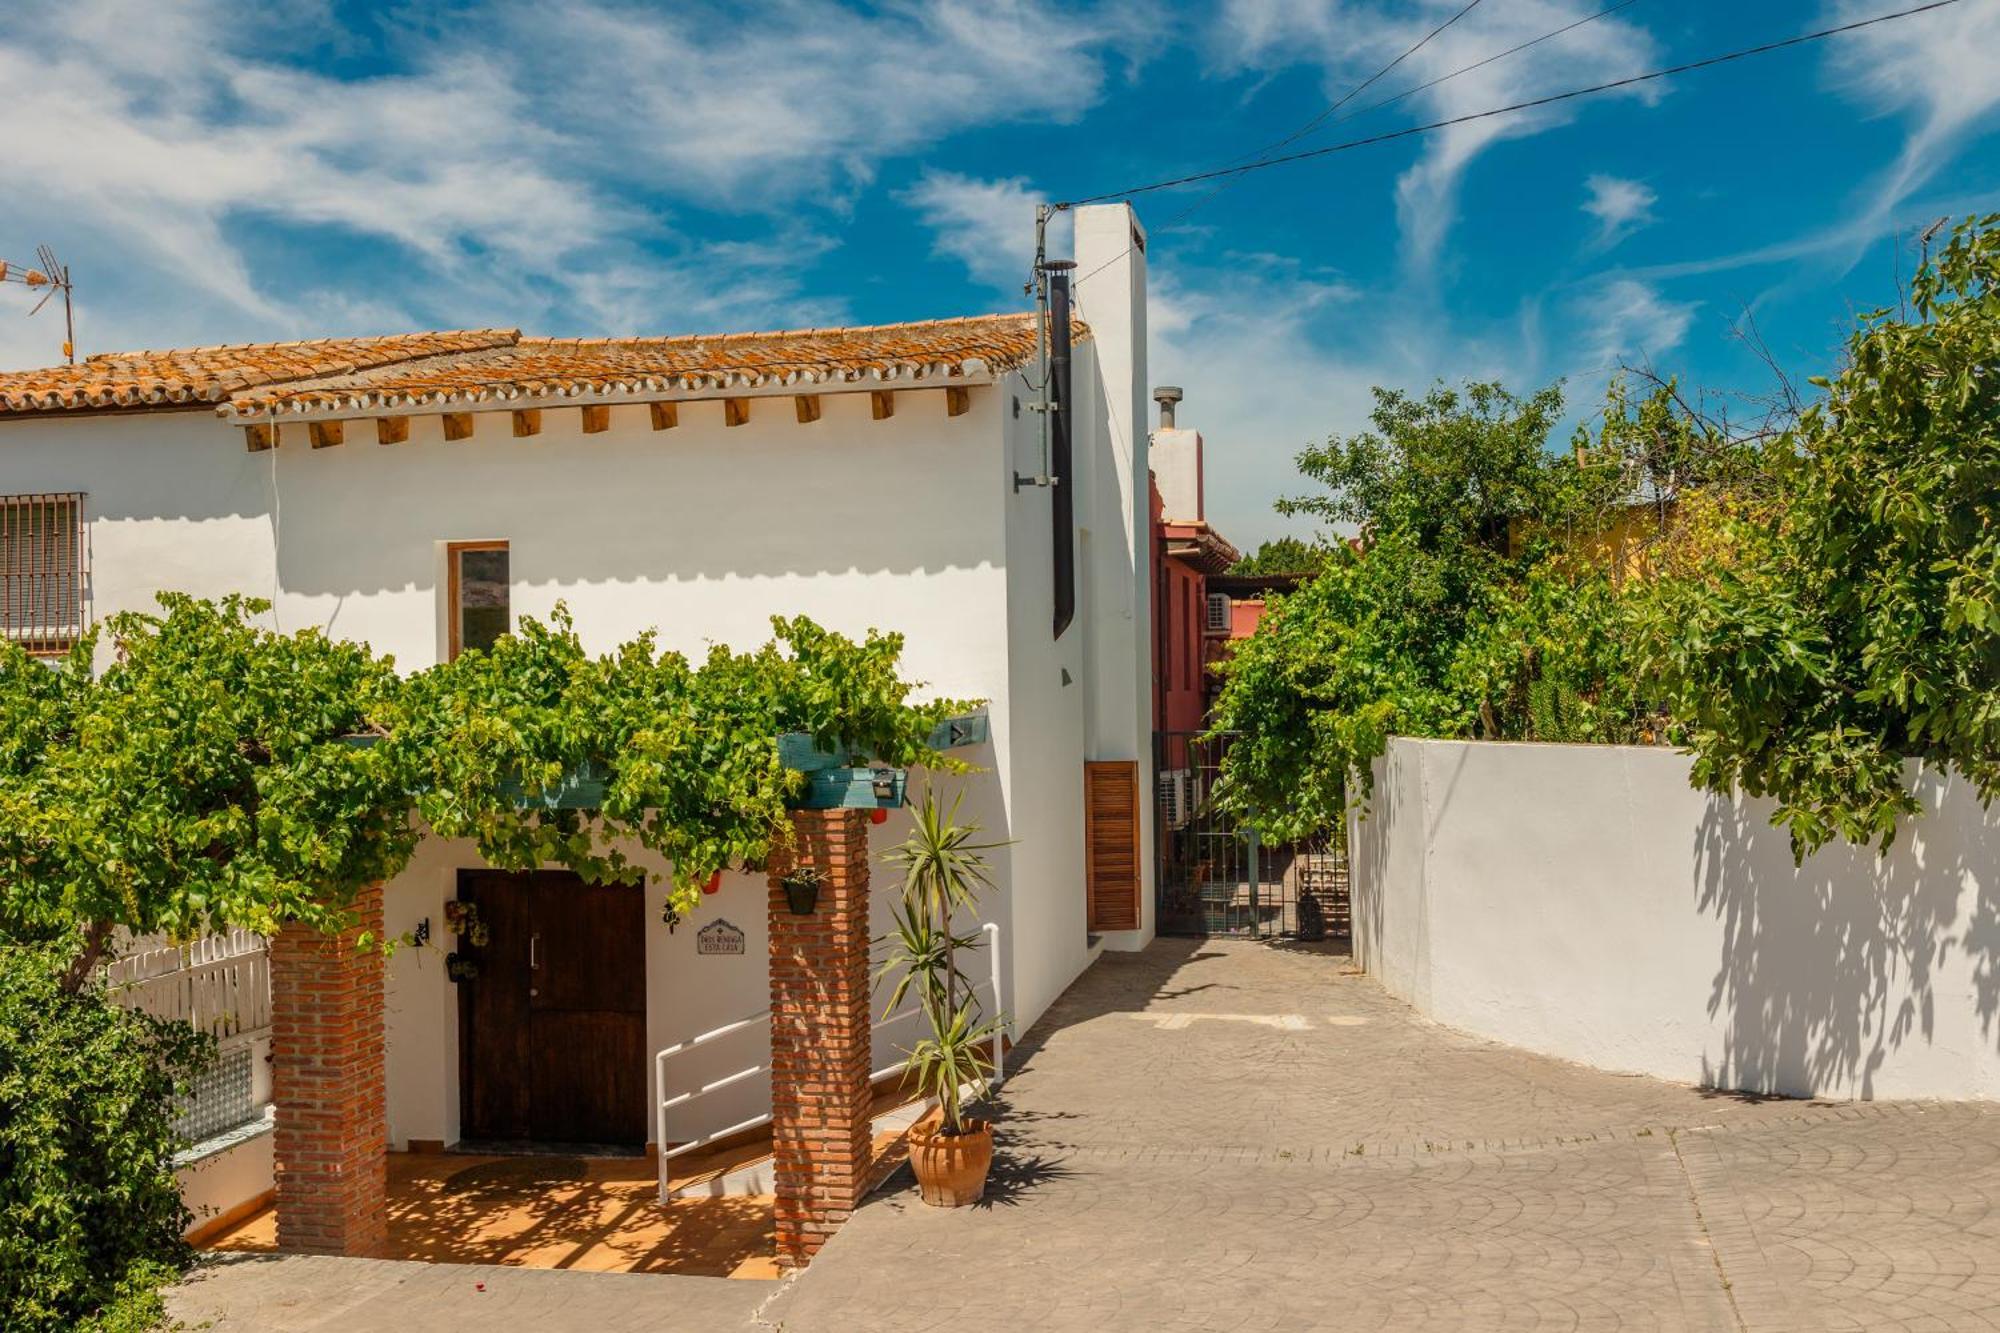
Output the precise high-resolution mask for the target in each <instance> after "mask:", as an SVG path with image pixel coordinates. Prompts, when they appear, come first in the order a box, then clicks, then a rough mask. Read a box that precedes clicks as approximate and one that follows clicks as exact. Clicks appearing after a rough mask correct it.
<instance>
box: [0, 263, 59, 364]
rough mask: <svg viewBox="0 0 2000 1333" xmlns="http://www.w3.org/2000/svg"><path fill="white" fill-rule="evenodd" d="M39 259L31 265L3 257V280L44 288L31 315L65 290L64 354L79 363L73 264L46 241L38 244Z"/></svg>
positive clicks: (0, 266) (0, 276)
mask: <svg viewBox="0 0 2000 1333" xmlns="http://www.w3.org/2000/svg"><path fill="white" fill-rule="evenodd" d="M35 263H36V265H38V267H35V268H29V267H27V266H26V265H24V264H10V263H8V262H7V261H6V260H4V259H0V282H18V283H20V284H21V285H22V286H23V287H27V288H29V289H30V290H33V289H36V288H44V289H46V290H44V291H43V292H42V299H41V300H39V301H37V302H35V308H34V309H33V310H30V311H29V312H28V314H29V315H31V316H32V315H39V314H41V313H42V307H43V306H45V305H47V304H48V303H49V302H50V301H53V300H54V299H55V298H56V294H57V293H58V292H60V293H61V294H62V303H63V345H62V346H63V356H64V357H65V358H66V359H67V360H68V361H69V363H70V364H71V365H72V366H73V365H75V364H76V306H75V303H74V302H73V301H71V299H70V294H71V290H72V289H71V287H70V282H69V265H67V264H65V263H63V262H62V261H61V260H59V259H57V258H56V252H55V251H53V250H51V249H49V247H48V246H46V245H38V246H36V247H35Z"/></svg>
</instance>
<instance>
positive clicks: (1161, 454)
mask: <svg viewBox="0 0 2000 1333" xmlns="http://www.w3.org/2000/svg"><path fill="white" fill-rule="evenodd" d="M1181 397H1182V395H1181V391H1180V388H1179V387H1178V386H1176V385H1171V384H1162V385H1161V386H1159V387H1158V388H1156V389H1154V390H1153V401H1154V402H1156V403H1158V404H1159V405H1160V424H1159V425H1158V426H1157V427H1155V428H1154V430H1153V449H1152V463H1153V481H1154V483H1155V484H1157V485H1158V486H1159V488H1160V516H1161V517H1162V518H1164V519H1166V520H1167V521H1168V522H1172V521H1174V520H1175V519H1179V520H1181V521H1182V522H1190V521H1192V522H1197V523H1198V522H1200V521H1201V520H1202V519H1204V518H1206V517H1208V515H1207V514H1205V513H1203V512H1202V496H1201V432H1200V431H1197V430H1189V429H1187V428H1186V427H1178V426H1176V425H1175V419H1176V412H1175V409H1176V407H1177V406H1178V405H1179V403H1180V401H1181Z"/></svg>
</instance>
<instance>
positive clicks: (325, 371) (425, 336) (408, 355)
mask: <svg viewBox="0 0 2000 1333" xmlns="http://www.w3.org/2000/svg"><path fill="white" fill-rule="evenodd" d="M520 337H521V334H520V331H519V330H518V329H472V330H466V331H462V332H448V333H404V334H396V335H393V336H390V337H384V338H319V339H315V340H313V341H311V342H285V343H237V344H233V345H228V346H220V347H186V348H181V349H179V350H177V351H169V352H103V353H100V354H98V355H96V356H93V357H89V358H87V359H86V360H84V361H83V362H82V363H80V364H78V365H74V366H55V367H52V368H50V369H47V370H16V371H0V412H43V411H51V410H61V409H65V408H93V407H95V408H103V407H155V406H169V405H173V404H187V403H219V402H223V401H225V400H227V399H228V398H229V397H230V395H232V394H236V393H241V392H243V391H245V390H249V389H255V388H259V387H262V386H266V385H271V384H280V383H284V382H286V381H290V380H301V379H312V378H321V377H325V376H329V375H346V374H352V373H354V372H357V371H362V370H366V369H369V368H374V367H380V366H385V365H391V364H394V363H396V362H399V361H408V360H411V359H412V358H416V357H434V356H441V355H448V354H452V353H458V352H470V351H477V350H482V349H486V348H494V347H506V346H509V345H511V344H513V343H515V342H517V341H519V339H520Z"/></svg>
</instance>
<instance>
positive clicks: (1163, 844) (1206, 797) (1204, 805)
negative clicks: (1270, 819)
mask: <svg viewBox="0 0 2000 1333" xmlns="http://www.w3.org/2000/svg"><path fill="white" fill-rule="evenodd" d="M1228 743H1229V739H1228V737H1226V736H1222V737H1215V736H1207V735H1204V734H1203V733H1200V732H1159V733H1156V734H1155V736H1154V756H1153V757H1154V768H1153V771H1154V773H1155V775H1156V778H1155V784H1156V785H1155V791H1154V794H1153V800H1154V815H1155V817H1154V820H1153V828H1154V836H1155V838H1156V839H1157V846H1156V848H1155V855H1154V862H1153V863H1154V866H1155V872H1154V893H1155V899H1154V903H1155V908H1156V910H1157V914H1158V915H1157V922H1158V930H1159V933H1160V934H1162V935H1238V936H1246V937H1251V938H1258V939H1273V938H1277V937H1279V936H1293V937H1296V938H1298V939H1305V940H1317V939H1324V938H1326V937H1327V936H1345V935H1346V934H1347V933H1348V930H1349V909H1348V894H1347V854H1346V849H1345V848H1344V847H1342V846H1341V845H1340V840H1339V839H1338V838H1334V837H1325V838H1319V839H1314V840H1311V841H1307V842H1285V843H1270V842H1265V841H1264V840H1263V839H1262V838H1261V837H1260V836H1259V834H1258V832H1257V830H1256V828H1255V827H1254V826H1251V825H1246V824H1243V823H1242V822H1241V821H1239V820H1238V819H1237V818H1236V817H1235V816H1233V815H1231V814H1229V813H1227V812H1225V811H1223V810H1220V809H1218V808H1216V804H1215V801H1214V798H1213V794H1214V790H1215V783H1216V780H1217V779H1218V778H1219V777H1220V775H1221V765H1222V755H1223V753H1224V750H1225V748H1226V747H1227V745H1228Z"/></svg>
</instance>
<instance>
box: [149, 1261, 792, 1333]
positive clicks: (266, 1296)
mask: <svg viewBox="0 0 2000 1333" xmlns="http://www.w3.org/2000/svg"><path fill="white" fill-rule="evenodd" d="M779 1290H780V1287H779V1285H778V1284H777V1283H776V1282H732V1281H730V1280H729V1279H728V1278H722V1277H658V1276H651V1275H647V1274H642V1273H582V1272H576V1271H574V1270H569V1269H552V1268H501V1267H495V1266H491V1265H482V1264H422V1263H412V1262H408V1261H406V1260H401V1259H329V1258H324V1257H320V1256H315V1255H306V1254H215V1255H210V1256H207V1257H206V1258H205V1259H204V1261H203V1263H202V1264H201V1266H200V1267H198V1268H196V1269H195V1272H194V1274H193V1276H191V1277H190V1278H189V1279H188V1280H187V1281H185V1282H183V1283H182V1284H181V1285H180V1287H179V1288H178V1289H176V1290H175V1291H173V1292H172V1293H170V1294H169V1296H168V1300H167V1312H168V1314H169V1315H171V1316H172V1317H173V1318H174V1319H177V1320H180V1321H182V1322H183V1323H184V1324H185V1325H186V1326H187V1327H188V1328H190V1329H202V1328H206V1329H212V1330H214V1333H391V1331H392V1330H396V1331H400V1330H409V1329H422V1330H424V1331H425V1333H503V1331H506V1333H511V1331H512V1330H517V1329H519V1330H531V1331H532V1333H571V1331H572V1330H578V1331H583V1333H638V1331H639V1330H642V1329H643V1330H647V1333H661V1331H669V1333H706V1330H710V1329H754V1328H757V1327H759V1324H758V1321H757V1313H758V1310H759V1308H760V1307H761V1306H763V1305H764V1304H765V1303H766V1302H768V1301H769V1300H770V1299H771V1298H772V1296H773V1295H774V1294H776V1293H777V1292H778V1291H779Z"/></svg>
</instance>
